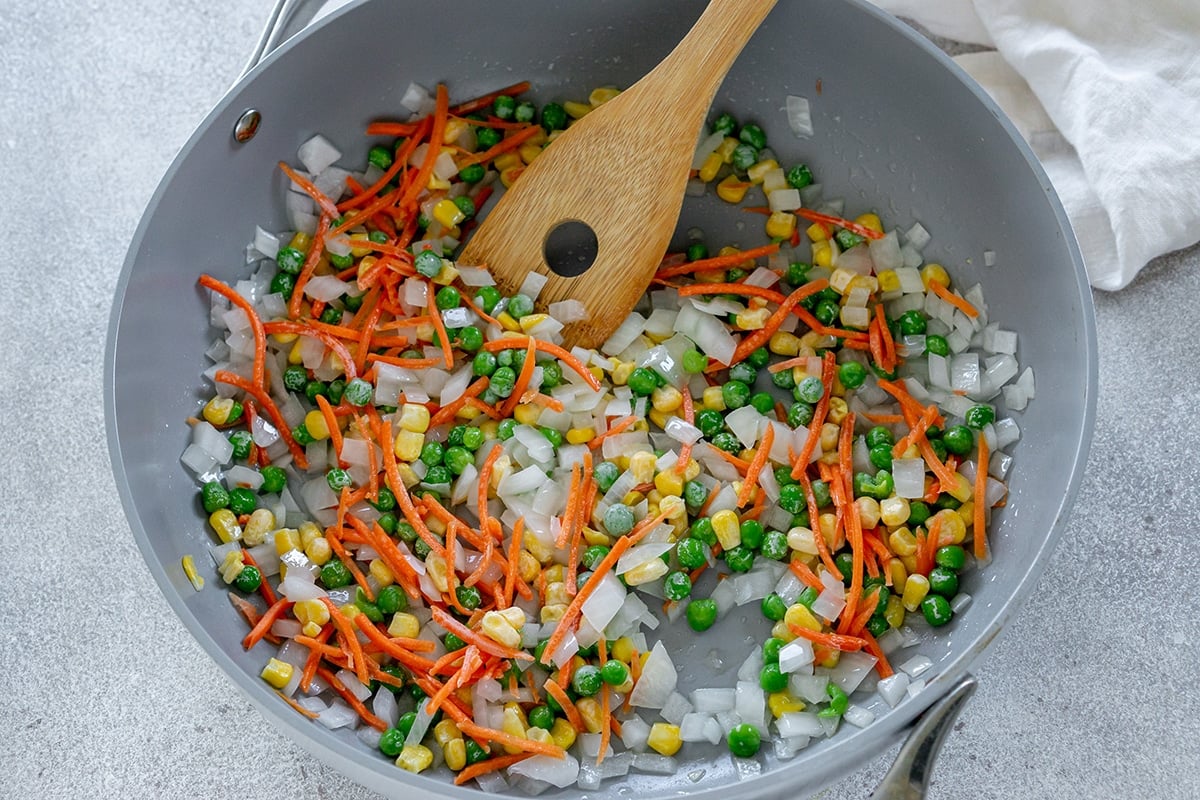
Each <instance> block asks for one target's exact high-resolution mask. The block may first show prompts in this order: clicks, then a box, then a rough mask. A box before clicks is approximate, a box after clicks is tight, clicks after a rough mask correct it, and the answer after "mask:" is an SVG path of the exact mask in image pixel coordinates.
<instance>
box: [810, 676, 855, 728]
mask: <svg viewBox="0 0 1200 800" xmlns="http://www.w3.org/2000/svg"><path fill="white" fill-rule="evenodd" d="M825 694H826V695H828V696H829V705H827V706H826V707H825V708H823V709H821V710H820V711H818V712H817V716H818V717H822V718H824V719H837V718H838V717H840V716H842V714H845V713H846V709H847V708H849V706H850V698H849V697H847V696H846V693H845V692H844V691H842V687H840V686H838V685H837V684H836V683H834V682H832V681H830V682H829V683H827V684H826V685H825Z"/></svg>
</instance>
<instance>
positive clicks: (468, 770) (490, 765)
mask: <svg viewBox="0 0 1200 800" xmlns="http://www.w3.org/2000/svg"><path fill="white" fill-rule="evenodd" d="M533 756H534V753H514V754H513V755H511V756H496V757H494V758H489V759H487V760H486V761H477V762H475V763H474V764H470V765H468V766H466V767H465V768H463V769H462V770H461V771H460V772H459V773H458V775H456V776H455V777H454V785H455V786H462V785H463V784H464V783H466V782H467V781H469V780H472V779H473V778H478V777H479V776H480V775H487V774H488V773H489V772H498V771H499V770H502V769H508V768H509V767H511V766H512V765H513V764H519V763H521V762H522V761H524V760H525V759H527V758H532V757H533Z"/></svg>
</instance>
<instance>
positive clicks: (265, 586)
mask: <svg viewBox="0 0 1200 800" xmlns="http://www.w3.org/2000/svg"><path fill="white" fill-rule="evenodd" d="M242 559H243V560H244V562H245V564H246V566H249V567H254V568H255V569H258V562H257V561H255V560H254V556H252V555H250V551H249V550H246V549H243V550H242ZM258 592H259V594H261V595H262V599H263V600H265V601H266V603H267V605H268V606H273V605H275V601H276V600H278V599H279V598H277V597H276V596H275V590H274V589H272V588H271V584H270V582H269V581H267V580H266V579H263V580H262V582H260V583H259V584H258Z"/></svg>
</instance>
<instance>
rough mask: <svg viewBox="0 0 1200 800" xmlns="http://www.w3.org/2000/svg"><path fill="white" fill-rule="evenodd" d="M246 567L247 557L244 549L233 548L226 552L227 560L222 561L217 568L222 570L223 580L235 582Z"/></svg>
mask: <svg viewBox="0 0 1200 800" xmlns="http://www.w3.org/2000/svg"><path fill="white" fill-rule="evenodd" d="M245 568H246V557H245V555H244V551H242V550H232V551H230V552H228V553H226V554H225V560H224V561H222V562H221V566H220V567H218V568H217V569H218V570H220V572H221V579H222V580H223V581H225V582H226V583H233V582H234V581H235V580H237V576H238V575H241V574H242V570H244V569H245Z"/></svg>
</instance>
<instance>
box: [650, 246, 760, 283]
mask: <svg viewBox="0 0 1200 800" xmlns="http://www.w3.org/2000/svg"><path fill="white" fill-rule="evenodd" d="M778 252H779V245H778V244H768V245H764V246H762V247H755V248H753V249H750V250H743V251H741V252H740V253H730V254H729V255H727V256H714V257H712V258H702V259H700V260H699V261H691V262H689V263H686V264H680V265H678V266H674V267H667V268H665V269H660V270H659V271H658V273H657V277H659V278H674V277H675V276H677V275H690V274H692V273H694V272H707V271H708V270H715V269H727V268H729V267H736V266H738V265H739V264H741V263H743V262H745V261H750V260H752V259H755V258H761V257H762V256H769V255H771V254H772V253H778Z"/></svg>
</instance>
